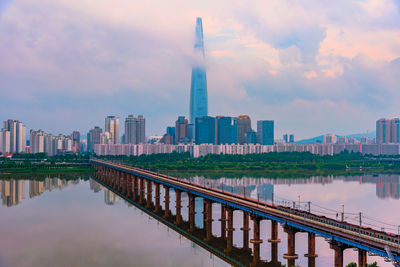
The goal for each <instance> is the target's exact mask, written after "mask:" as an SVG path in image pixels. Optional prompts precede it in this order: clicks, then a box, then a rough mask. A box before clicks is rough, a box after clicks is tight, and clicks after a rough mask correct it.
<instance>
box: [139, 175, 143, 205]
mask: <svg viewBox="0 0 400 267" xmlns="http://www.w3.org/2000/svg"><path fill="white" fill-rule="evenodd" d="M139 179H140V193H139V203H140V204H143V202H144V178H143V177H140V178H139Z"/></svg>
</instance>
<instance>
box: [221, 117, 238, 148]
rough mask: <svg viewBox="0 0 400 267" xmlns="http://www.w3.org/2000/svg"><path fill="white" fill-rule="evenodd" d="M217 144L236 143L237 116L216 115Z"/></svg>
mask: <svg viewBox="0 0 400 267" xmlns="http://www.w3.org/2000/svg"><path fill="white" fill-rule="evenodd" d="M216 120H217V123H216V124H217V144H218V145H224V144H237V118H232V117H222V116H219V117H217V119H216Z"/></svg>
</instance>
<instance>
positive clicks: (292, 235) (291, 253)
mask: <svg viewBox="0 0 400 267" xmlns="http://www.w3.org/2000/svg"><path fill="white" fill-rule="evenodd" d="M284 231H285V232H286V233H287V237H288V252H287V253H285V254H284V255H283V258H284V259H286V260H287V266H293V265H295V260H297V259H298V258H299V255H297V254H296V251H295V250H296V246H295V243H296V232H297V230H296V229H295V228H293V227H290V226H286V227H284Z"/></svg>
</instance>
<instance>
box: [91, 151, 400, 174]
mask: <svg viewBox="0 0 400 267" xmlns="http://www.w3.org/2000/svg"><path fill="white" fill-rule="evenodd" d="M98 158H101V159H104V160H111V161H114V162H118V163H121V164H126V165H130V166H134V167H138V168H144V169H148V170H152V171H156V172H161V173H164V174H168V175H171V176H176V177H190V176H193V175H201V176H205V177H207V178H220V177H236V178H239V177H244V176H247V177H248V176H251V177H269V178H304V177H311V176H329V175H333V176H342V175H344V176H352V175H353V176H354V175H364V174H372V175H376V174H400V157H390V158H388V157H382V156H380V157H374V156H372V155H362V154H359V153H348V152H344V153H341V154H335V155H333V156H328V155H327V156H320V155H315V154H311V153H309V152H272V153H265V154H246V155H227V154H221V155H216V154H209V155H206V156H204V157H200V158H193V157H190V154H189V153H169V154H151V155H142V156H130V157H129V156H100V157H98Z"/></svg>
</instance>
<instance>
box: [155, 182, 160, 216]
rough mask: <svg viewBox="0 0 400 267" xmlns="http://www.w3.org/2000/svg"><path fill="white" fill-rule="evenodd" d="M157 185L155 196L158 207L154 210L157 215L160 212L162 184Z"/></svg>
mask: <svg viewBox="0 0 400 267" xmlns="http://www.w3.org/2000/svg"><path fill="white" fill-rule="evenodd" d="M155 184H156V195H155V197H154V198H155V200H156V206H155V209H154V212H155V213H158V212H159V211H160V184H159V183H155Z"/></svg>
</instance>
